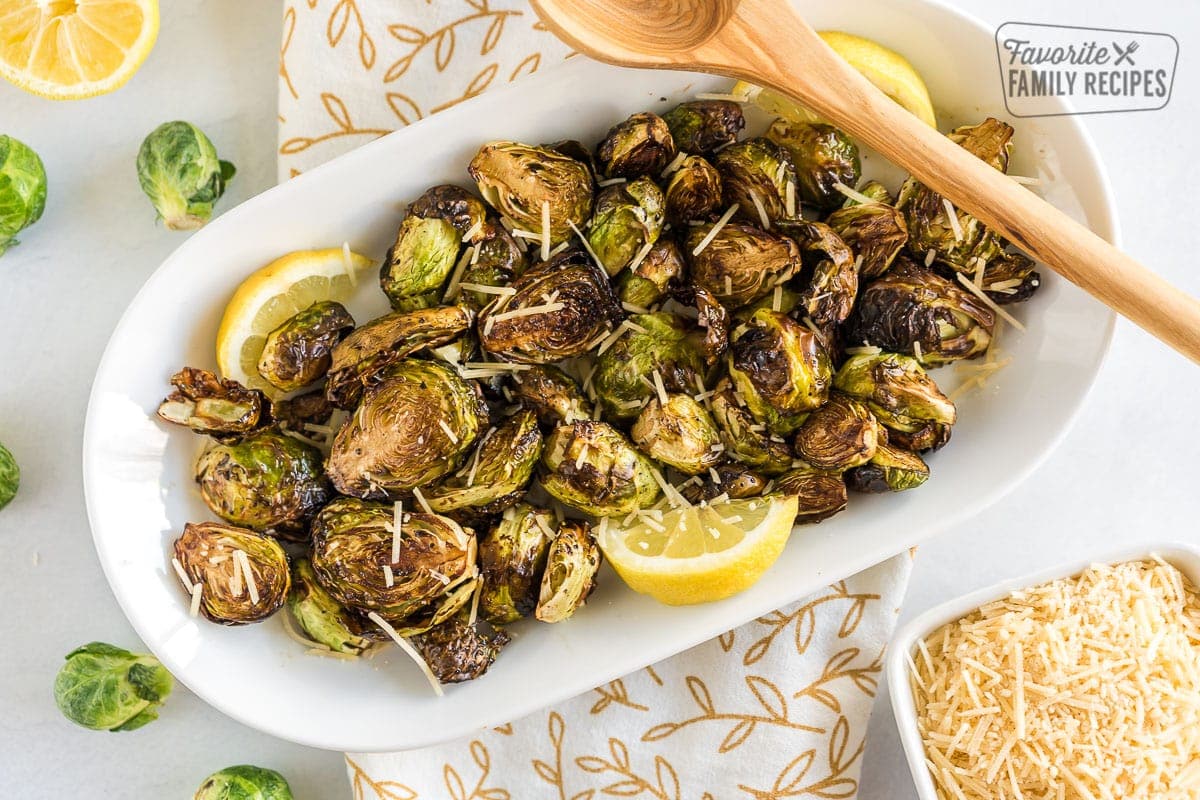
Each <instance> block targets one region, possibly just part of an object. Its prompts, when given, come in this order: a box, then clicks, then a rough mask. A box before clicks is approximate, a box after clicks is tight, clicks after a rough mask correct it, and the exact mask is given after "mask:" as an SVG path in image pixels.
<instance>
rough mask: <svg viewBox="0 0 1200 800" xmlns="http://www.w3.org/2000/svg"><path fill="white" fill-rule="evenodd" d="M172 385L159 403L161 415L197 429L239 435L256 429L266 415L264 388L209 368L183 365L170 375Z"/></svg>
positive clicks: (171, 420) (194, 429)
mask: <svg viewBox="0 0 1200 800" xmlns="http://www.w3.org/2000/svg"><path fill="white" fill-rule="evenodd" d="M171 385H172V386H174V387H175V391H173V392H171V394H169V395H167V397H166V399H165V400H163V401H162V403H160V404H159V406H158V416H159V418H160V419H163V420H165V421H167V422H172V423H174V424H176V425H186V426H187V427H189V428H191V429H192V430H193V431H195V432H196V433H208V434H213V435H234V436H236V435H240V434H244V433H249V432H250V431H252V430H254V429H255V428H257V427H258V425H259V422H260V421H261V420H262V419H263V416H264V414H263V409H264V407H265V405H266V398H265V397H263V393H262V392H260V391H258V390H257V389H247V388H246V387H245V386H242V385H241V384H240V383H238V382H237V381H230V380H222V379H220V378H218V377H217V376H216V375H214V374H213V373H211V372H209V371H208V370H204V369H195V368H193V367H184V368H183V369H181V370H180V371H179V372H176V373H175V374H174V375H172V376H171Z"/></svg>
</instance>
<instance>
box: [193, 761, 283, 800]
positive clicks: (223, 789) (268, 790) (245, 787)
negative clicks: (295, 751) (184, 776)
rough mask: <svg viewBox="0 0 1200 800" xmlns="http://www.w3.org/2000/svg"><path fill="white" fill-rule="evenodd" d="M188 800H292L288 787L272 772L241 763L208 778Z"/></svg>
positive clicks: (279, 776) (271, 770) (280, 777)
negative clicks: (190, 799)
mask: <svg viewBox="0 0 1200 800" xmlns="http://www.w3.org/2000/svg"><path fill="white" fill-rule="evenodd" d="M192 800H292V787H290V786H288V782H287V781H286V780H284V777H283V776H282V775H280V774H279V773H278V772H276V771H275V770H273V769H266V768H265V767H254V766H250V765H248V764H242V765H239V766H236V767H226V768H225V769H223V770H221V771H220V772H214V773H213V774H212V775H209V776H208V777H207V778H205V779H204V783H202V784H200V788H199V789H197V790H196V796H195V797H194V798H193V799H192Z"/></svg>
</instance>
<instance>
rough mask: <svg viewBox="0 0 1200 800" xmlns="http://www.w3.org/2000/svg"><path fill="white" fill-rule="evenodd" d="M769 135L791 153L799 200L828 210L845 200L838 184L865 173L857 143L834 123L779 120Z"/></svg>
mask: <svg viewBox="0 0 1200 800" xmlns="http://www.w3.org/2000/svg"><path fill="white" fill-rule="evenodd" d="M766 138H768V139H770V140H771V141H773V142H776V143H777V144H779V145H781V146H782V147H783V148H784V149H785V150H786V151H787V153H788V155H790V156H791V161H792V164H793V166H794V167H795V178H796V197H797V199H798V200H802V201H804V202H805V203H808V204H809V205H811V206H815V207H817V208H819V209H821V210H826V211H827V210H829V209H831V208H837V207H838V206H839V205H841V203H842V199H843V195H842V193H841V192H839V191H838V190H837V188H836V186H835V184H838V183H841V184H842V185H844V186H847V187H850V186H854V185H855V184H857V183H858V178H859V176H860V175H861V173H862V165H861V163H860V162H859V158H858V145H856V144H855V143H854V142H853V141H852V140H851V139H850V137H849V136H847V135H846V134H844V133H842V132H841V131H840V130H838V129H837V128H835V127H833V126H832V125H825V124H821V123H809V122H791V121H789V120H785V119H777V120H775V121H774V122H773V123H771V127H770V128H768V129H767V136H766Z"/></svg>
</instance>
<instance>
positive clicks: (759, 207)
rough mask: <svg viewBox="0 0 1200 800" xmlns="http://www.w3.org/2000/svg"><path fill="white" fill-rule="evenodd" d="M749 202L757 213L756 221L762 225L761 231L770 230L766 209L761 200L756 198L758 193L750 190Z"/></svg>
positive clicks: (769, 219)
mask: <svg viewBox="0 0 1200 800" xmlns="http://www.w3.org/2000/svg"><path fill="white" fill-rule="evenodd" d="M750 201H751V202H752V203H754V210H755V211H757V212H758V221H759V222H760V223H762V226H763V230H765V231H769V230H771V218H770V217H768V216H767V207H766V206H764V205H763V201H762V198H761V197H759V196H758V192H756V191H754V190H753V189H751V190H750Z"/></svg>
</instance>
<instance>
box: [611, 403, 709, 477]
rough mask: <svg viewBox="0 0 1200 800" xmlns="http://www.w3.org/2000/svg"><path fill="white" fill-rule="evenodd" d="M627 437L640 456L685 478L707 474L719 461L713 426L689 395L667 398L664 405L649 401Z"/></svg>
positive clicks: (704, 412)
mask: <svg viewBox="0 0 1200 800" xmlns="http://www.w3.org/2000/svg"><path fill="white" fill-rule="evenodd" d="M629 434H630V436H632V437H633V442H634V444H636V445H637V446H638V448H640V449H641V451H642V452H643V453H645V454H646V455H648V456H650V457H651V458H653V459H654V460H656V461H661V462H662V463H664V464H667V465H669V466H672V467H674V468H675V469H677V470H679V471H680V472H682V473H684V474H687V475H699V474H700V473H702V472H707V471H708V469H709V467H713V466H716V464H717V462H718V461H720V460H721V458H722V456H721V452H720V444H721V435H720V433H718V431H717V425H716V423H715V422H713V420H712V416H711V415H710V414H709V413H708V411H707V410H705V408H704V406H703V405H701V404H700V402H699V401H697V400H696V399H695V398H693V397H692V396H691V395H689V394H669V395H667V402H666V403H665V404H664V403H662V402H661V401H660V400H659V398H658V397H652V398H650V402H649V403H647V404H646V407H645V408H644V409H642V413H641V414H639V415H638V418H637V422H635V423H633V428H631V429H630V431H629ZM714 447H716V448H717V449H716V450H713V448H714Z"/></svg>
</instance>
